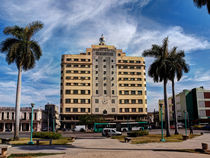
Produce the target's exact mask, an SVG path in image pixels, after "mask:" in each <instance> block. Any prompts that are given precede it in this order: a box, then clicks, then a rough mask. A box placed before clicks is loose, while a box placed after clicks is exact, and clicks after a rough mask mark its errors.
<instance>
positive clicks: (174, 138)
mask: <svg viewBox="0 0 210 158" xmlns="http://www.w3.org/2000/svg"><path fill="white" fill-rule="evenodd" d="M196 136H199V135H198V134H193V135H189V139H191V138H194V137H196ZM124 137H126V136H113V137H112V139H118V140H119V141H121V142H124ZM164 138H165V141H166V142H182V141H183V138H182V135H181V134H179V135H171V137H164ZM160 139H161V135H160V134H149V135H146V136H140V137H133V138H131V143H132V144H141V143H154V142H155V143H158V142H160Z"/></svg>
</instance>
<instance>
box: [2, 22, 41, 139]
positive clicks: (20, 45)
mask: <svg viewBox="0 0 210 158" xmlns="http://www.w3.org/2000/svg"><path fill="white" fill-rule="evenodd" d="M42 27H43V24H42V23H41V22H39V21H35V22H32V23H30V24H28V25H27V26H26V27H25V28H23V27H19V26H12V27H6V28H5V29H4V34H5V35H11V37H9V38H7V39H5V40H4V41H2V43H1V47H0V49H1V52H2V53H6V61H7V63H8V64H11V63H15V64H16V66H17V69H18V80H17V90H16V102H15V132H14V139H15V140H18V139H19V122H20V98H21V75H22V70H25V71H27V70H29V69H32V68H33V67H34V66H35V61H36V60H39V59H40V57H41V56H42V51H41V48H40V46H39V44H38V43H37V41H34V40H32V39H31V38H32V36H33V35H34V34H35V33H36V32H37V31H39V30H40V29H42Z"/></svg>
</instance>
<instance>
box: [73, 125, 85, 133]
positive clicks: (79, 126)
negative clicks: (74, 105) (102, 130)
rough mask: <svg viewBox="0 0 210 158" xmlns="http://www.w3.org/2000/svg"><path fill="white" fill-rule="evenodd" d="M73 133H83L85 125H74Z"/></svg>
mask: <svg viewBox="0 0 210 158" xmlns="http://www.w3.org/2000/svg"><path fill="white" fill-rule="evenodd" d="M73 131H76V132H84V131H86V128H85V125H76V126H75V127H74V129H73Z"/></svg>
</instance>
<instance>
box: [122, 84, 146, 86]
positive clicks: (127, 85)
mask: <svg viewBox="0 0 210 158" xmlns="http://www.w3.org/2000/svg"><path fill="white" fill-rule="evenodd" d="M119 87H142V84H119ZM145 87H146V85H145Z"/></svg>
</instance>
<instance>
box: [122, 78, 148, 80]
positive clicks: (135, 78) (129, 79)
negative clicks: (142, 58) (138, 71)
mask: <svg viewBox="0 0 210 158" xmlns="http://www.w3.org/2000/svg"><path fill="white" fill-rule="evenodd" d="M118 80H119V81H142V78H119V79H118ZM144 81H146V78H145V79H144Z"/></svg>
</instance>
